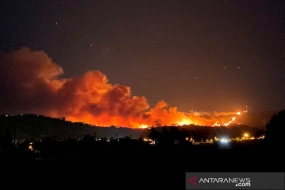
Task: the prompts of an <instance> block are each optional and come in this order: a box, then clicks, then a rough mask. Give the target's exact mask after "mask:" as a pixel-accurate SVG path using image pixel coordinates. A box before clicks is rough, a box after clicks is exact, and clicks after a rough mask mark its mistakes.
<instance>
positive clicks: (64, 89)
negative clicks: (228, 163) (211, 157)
mask: <svg viewBox="0 0 285 190" xmlns="http://www.w3.org/2000/svg"><path fill="white" fill-rule="evenodd" d="M0 61H1V62H0V64H1V71H0V80H1V84H0V88H1V91H0V97H1V99H0V104H1V105H2V106H1V108H0V112H1V113H3V114H4V113H5V114H6V113H9V114H20V113H37V114H42V115H48V116H51V117H65V118H66V120H70V121H80V122H85V123H89V124H94V125H97V126H111V125H114V126H121V127H139V128H147V127H149V126H164V125H168V126H169V125H187V124H195V125H208V126H219V125H228V124H229V123H231V122H233V120H234V119H233V116H236V115H239V114H240V113H238V114H237V113H220V114H219V113H213V114H212V115H211V114H209V113H202V112H190V113H184V112H180V111H178V110H177V107H169V106H168V105H167V103H166V102H165V101H163V100H162V101H159V102H158V103H157V104H156V105H155V106H154V107H153V108H150V106H149V104H148V102H147V99H146V98H145V97H144V96H131V90H130V87H128V86H123V85H119V84H114V85H112V84H111V83H109V81H108V79H107V77H106V75H104V74H103V73H101V72H100V71H88V72H86V73H85V74H84V75H83V76H77V77H73V78H60V76H61V75H62V74H63V69H62V68H61V67H60V66H59V65H57V64H55V63H54V62H52V60H51V58H50V57H48V56H47V54H46V53H45V52H43V51H31V50H30V49H29V48H26V47H25V48H22V49H20V50H17V51H14V52H10V53H7V54H5V55H2V56H1V59H0ZM224 116H226V117H227V118H226V119H225V117H224ZM228 117H231V118H230V119H229V118H228Z"/></svg>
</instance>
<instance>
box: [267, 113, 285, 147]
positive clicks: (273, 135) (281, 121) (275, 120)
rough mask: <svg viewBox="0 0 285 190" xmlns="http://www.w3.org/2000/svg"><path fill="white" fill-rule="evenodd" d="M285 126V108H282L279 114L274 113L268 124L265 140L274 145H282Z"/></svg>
mask: <svg viewBox="0 0 285 190" xmlns="http://www.w3.org/2000/svg"><path fill="white" fill-rule="evenodd" d="M284 128H285V110H281V111H280V112H279V113H278V114H274V115H273V116H272V118H271V120H270V121H269V123H267V125H266V132H265V140H266V141H267V142H268V143H269V144H270V146H272V147H280V146H281V145H282V146H284V145H283V142H282V141H283V137H284Z"/></svg>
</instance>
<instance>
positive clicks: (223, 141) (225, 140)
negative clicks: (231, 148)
mask: <svg viewBox="0 0 285 190" xmlns="http://www.w3.org/2000/svg"><path fill="white" fill-rule="evenodd" d="M221 142H222V143H228V142H229V140H228V139H226V138H222V139H221Z"/></svg>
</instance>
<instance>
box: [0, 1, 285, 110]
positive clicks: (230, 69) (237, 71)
mask: <svg viewBox="0 0 285 190" xmlns="http://www.w3.org/2000/svg"><path fill="white" fill-rule="evenodd" d="M0 7H1V8H0V9H1V10H0V14H1V16H0V18H1V23H0V24H1V27H0V32H1V39H0V45H1V51H2V52H8V51H11V50H16V49H19V48H21V47H23V46H26V47H29V48H31V49H32V50H43V51H45V52H46V53H47V55H48V56H50V57H51V58H52V59H53V61H54V62H56V63H57V64H58V65H60V66H61V67H62V68H63V70H64V75H63V76H62V77H74V76H77V75H83V74H84V73H85V72H86V71H89V70H100V71H101V72H103V73H104V74H106V75H107V77H108V79H109V81H110V83H112V84H117V83H118V84H122V85H126V86H130V87H131V92H132V95H138V96H145V97H146V99H147V100H148V102H149V104H150V105H151V106H154V105H155V104H156V103H157V102H158V101H159V100H165V101H166V102H167V103H168V104H169V105H171V106H177V107H178V109H179V110H181V111H190V110H196V111H231V110H240V109H241V110H242V109H244V108H245V106H246V105H248V106H249V110H264V111H277V110H280V109H284V108H285V63H284V61H285V54H284V50H285V43H284V39H285V38H284V35H285V23H284V22H285V15H284V13H285V2H284V1H274V0H272V1H271V0H270V1H261V0H258V1H251V0H249V1H239V0H238V1H237V0H233V1H230V0H228V1H218V0H215V1H202V0H197V1H190V0H187V1H179V0H172V1H170V0H162V1H159V0H151V1H148V0H135V1H133V0H132V1H124V0H120V1H108V0H102V1H99V0H97V1H96V0H92V1H70V0H60V1H59V0H56V1H54V0H46V1H42V0H38V1H25V0H21V1H13V0H9V1H1V4H0Z"/></svg>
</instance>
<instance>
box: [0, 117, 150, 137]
mask: <svg viewBox="0 0 285 190" xmlns="http://www.w3.org/2000/svg"><path fill="white" fill-rule="evenodd" d="M5 129H9V130H10V131H11V132H12V134H13V138H14V132H16V135H15V136H16V140H18V141H22V140H25V139H43V138H46V137H54V138H57V139H66V138H70V137H72V138H81V137H83V136H85V135H94V136H95V135H97V136H98V137H107V138H111V137H113V138H122V137H125V136H130V137H133V138H139V137H140V136H141V135H142V134H143V132H144V131H145V130H141V129H140V130H139V129H136V130H134V129H130V128H116V127H99V126H92V125H88V124H86V123H81V122H70V121H65V120H64V118H51V117H46V116H43V115H35V114H21V115H0V133H3V132H4V130H5Z"/></svg>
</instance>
